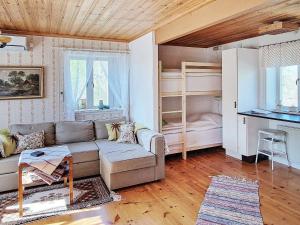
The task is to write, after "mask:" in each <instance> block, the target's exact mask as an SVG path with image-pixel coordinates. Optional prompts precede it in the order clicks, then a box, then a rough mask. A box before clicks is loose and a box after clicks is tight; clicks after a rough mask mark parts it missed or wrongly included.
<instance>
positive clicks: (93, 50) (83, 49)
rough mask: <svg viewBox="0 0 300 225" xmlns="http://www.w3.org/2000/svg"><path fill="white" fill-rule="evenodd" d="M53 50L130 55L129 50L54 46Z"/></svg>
mask: <svg viewBox="0 0 300 225" xmlns="http://www.w3.org/2000/svg"><path fill="white" fill-rule="evenodd" d="M53 48H62V49H64V50H72V51H78V52H80V51H86V52H87V51H89V52H111V53H126V54H129V52H130V51H129V50H114V49H112V50H108V49H92V48H71V47H63V46H53Z"/></svg>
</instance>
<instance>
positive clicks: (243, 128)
mask: <svg viewBox="0 0 300 225" xmlns="http://www.w3.org/2000/svg"><path fill="white" fill-rule="evenodd" d="M247 134H248V132H247V117H246V116H242V115H238V151H239V153H240V154H241V155H248V154H247V152H248V144H247Z"/></svg>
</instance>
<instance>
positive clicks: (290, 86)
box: [266, 65, 300, 111]
mask: <svg viewBox="0 0 300 225" xmlns="http://www.w3.org/2000/svg"><path fill="white" fill-rule="evenodd" d="M299 81H300V66H298V65H292V66H282V67H279V68H276V67H270V68H267V69H266V108H267V109H270V110H274V109H275V108H277V109H280V110H284V111H286V110H291V109H292V108H293V111H294V110H295V109H294V107H296V108H297V109H298V111H300V84H299Z"/></svg>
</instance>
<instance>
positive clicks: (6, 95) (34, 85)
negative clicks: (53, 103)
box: [0, 66, 44, 100]
mask: <svg viewBox="0 0 300 225" xmlns="http://www.w3.org/2000/svg"><path fill="white" fill-rule="evenodd" d="M34 98H44V67H43V66H0V100H14V99H34Z"/></svg>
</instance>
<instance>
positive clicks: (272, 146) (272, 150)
mask: <svg viewBox="0 0 300 225" xmlns="http://www.w3.org/2000/svg"><path fill="white" fill-rule="evenodd" d="M271 159H272V171H273V170H274V138H272V143H271Z"/></svg>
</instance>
